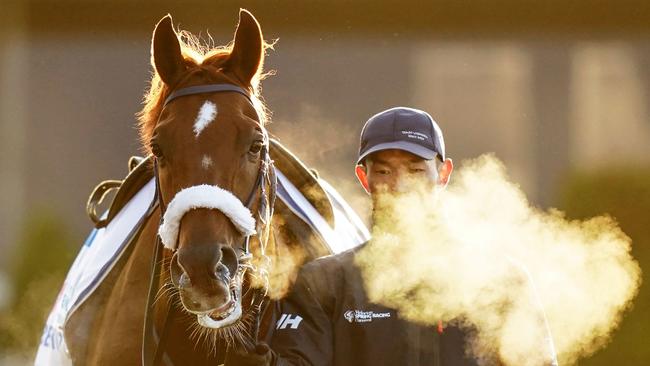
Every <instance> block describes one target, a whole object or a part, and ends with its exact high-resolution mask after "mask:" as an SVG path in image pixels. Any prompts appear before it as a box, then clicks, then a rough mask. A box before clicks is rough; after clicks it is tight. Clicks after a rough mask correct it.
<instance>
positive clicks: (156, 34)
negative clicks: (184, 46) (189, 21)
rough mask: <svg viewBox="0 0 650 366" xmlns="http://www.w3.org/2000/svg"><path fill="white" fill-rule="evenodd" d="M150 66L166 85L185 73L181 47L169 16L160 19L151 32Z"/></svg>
mask: <svg viewBox="0 0 650 366" xmlns="http://www.w3.org/2000/svg"><path fill="white" fill-rule="evenodd" d="M151 64H152V65H153V67H154V68H155V69H156V72H157V73H158V75H160V79H162V81H163V82H164V83H165V84H167V85H172V84H174V83H175V82H176V81H178V78H179V77H180V76H181V75H182V74H183V72H184V71H185V62H184V61H183V55H182V54H181V45H180V42H179V41H178V36H177V35H176V32H175V31H174V26H173V25H172V17H171V15H169V14H167V15H165V16H164V17H163V18H162V19H160V21H159V22H158V24H156V29H154V31H153V39H152V41H151Z"/></svg>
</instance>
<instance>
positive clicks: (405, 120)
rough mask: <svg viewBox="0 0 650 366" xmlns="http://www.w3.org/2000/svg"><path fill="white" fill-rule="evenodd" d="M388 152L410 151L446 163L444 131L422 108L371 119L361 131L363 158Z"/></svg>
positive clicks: (400, 109)
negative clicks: (436, 158) (437, 157)
mask: <svg viewBox="0 0 650 366" xmlns="http://www.w3.org/2000/svg"><path fill="white" fill-rule="evenodd" d="M388 149H398V150H404V151H408V152H410V153H412V154H415V155H417V156H419V157H421V158H423V159H426V160H431V159H433V158H435V157H436V156H439V157H440V160H441V161H444V160H445V141H444V139H443V137H442V131H441V130H440V127H439V126H438V124H437V123H436V121H434V120H433V118H431V116H430V115H429V114H428V113H427V112H425V111H421V110H419V109H414V108H406V107H396V108H391V109H388V110H385V111H383V112H380V113H378V114H375V115H374V116H372V117H370V119H369V120H368V122H366V124H365V125H364V126H363V130H361V143H360V145H359V159H357V164H359V163H361V161H363V159H365V158H366V157H367V156H368V155H370V154H372V153H374V152H377V151H381V150H388Z"/></svg>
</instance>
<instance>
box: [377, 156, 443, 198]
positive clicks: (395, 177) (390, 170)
mask: <svg viewBox="0 0 650 366" xmlns="http://www.w3.org/2000/svg"><path fill="white" fill-rule="evenodd" d="M365 170H366V177H367V182H368V191H369V193H370V194H371V195H373V196H374V195H375V194H378V193H392V194H400V193H406V192H413V191H415V190H424V191H429V192H431V191H432V190H433V189H434V187H435V185H436V183H437V182H438V180H439V177H438V170H437V167H436V162H435V161H434V160H424V159H422V158H421V157H419V156H417V155H414V154H411V153H409V152H406V151H403V150H396V149H391V150H382V151H378V152H376V153H373V154H371V155H370V156H369V157H368V158H367V159H366V166H365Z"/></svg>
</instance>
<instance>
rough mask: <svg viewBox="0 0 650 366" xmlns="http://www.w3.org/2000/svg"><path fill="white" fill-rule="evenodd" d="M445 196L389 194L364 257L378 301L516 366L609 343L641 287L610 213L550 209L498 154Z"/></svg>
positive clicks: (466, 172)
mask: <svg viewBox="0 0 650 366" xmlns="http://www.w3.org/2000/svg"><path fill="white" fill-rule="evenodd" d="M453 178H454V179H452V183H453V184H452V185H450V186H449V187H448V188H447V189H446V190H445V191H444V192H441V193H440V194H437V195H436V196H435V197H434V196H431V197H428V198H426V199H423V197H422V195H421V194H420V193H416V192H413V193H410V194H406V195H400V196H399V197H394V196H381V197H379V198H378V199H377V201H376V202H375V212H374V215H373V217H374V227H373V239H372V241H371V242H370V243H369V244H368V245H367V246H366V247H365V248H364V250H362V251H361V252H360V253H359V256H358V257H357V263H358V264H359V266H360V267H361V270H362V274H363V279H364V283H365V286H366V289H367V291H368V295H369V296H370V298H371V300H372V301H374V302H377V303H381V304H384V305H387V306H390V307H393V308H395V309H397V310H398V311H399V312H400V314H401V316H404V317H406V318H408V319H410V320H413V321H417V322H422V323H426V324H437V323H438V321H442V322H444V323H447V324H449V323H457V324H460V325H462V326H464V327H467V328H469V329H472V334H473V336H472V339H471V341H470V346H469V349H468V350H467V352H469V353H471V354H473V355H474V356H475V357H479V358H480V359H484V360H489V359H493V358H498V359H499V360H500V362H502V363H504V364H506V365H510V366H515V365H516V366H537V365H547V364H549V362H550V359H549V352H547V350H549V348H550V347H551V346H552V344H551V343H549V341H550V338H551V337H552V340H553V344H554V346H555V350H556V351H557V354H558V356H559V359H560V360H561V361H562V362H561V364H573V363H575V361H577V360H578V359H579V358H580V357H584V356H586V355H589V354H591V353H593V352H594V351H595V350H596V349H598V348H599V347H602V346H603V345H604V344H605V343H606V342H607V340H608V338H609V336H610V334H611V332H612V330H613V329H615V328H616V327H617V325H618V323H619V321H620V319H621V317H622V314H623V313H624V310H625V309H626V308H628V307H629V306H630V305H631V301H632V299H633V298H634V296H635V295H636V293H637V291H638V287H639V285H640V272H641V270H640V268H639V265H638V263H637V262H636V261H635V260H634V259H633V258H632V257H631V255H630V247H631V240H630V239H629V238H628V237H627V236H626V235H625V234H624V233H623V232H622V231H621V229H620V228H619V227H618V225H617V224H616V222H615V221H614V220H613V219H612V218H610V217H608V216H600V217H595V218H592V219H589V220H586V221H575V220H574V221H572V220H568V219H566V218H565V217H564V216H563V214H562V213H561V212H559V211H557V210H550V211H547V212H546V211H541V210H539V209H537V208H535V207H533V206H531V204H530V203H529V202H528V200H527V199H526V197H525V195H524V194H523V192H522V191H521V190H520V189H519V187H518V186H517V185H516V184H514V183H512V182H511V181H509V180H508V178H507V175H506V172H505V167H504V165H503V164H502V163H501V162H500V161H498V160H497V159H496V158H495V157H493V156H491V155H486V156H482V157H480V158H478V159H476V160H473V161H471V162H469V163H467V164H466V165H465V166H464V167H463V168H462V169H460V172H458V173H457V174H456V175H455V176H454V177H453Z"/></svg>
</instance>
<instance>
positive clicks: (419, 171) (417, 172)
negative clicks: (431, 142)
mask: <svg viewBox="0 0 650 366" xmlns="http://www.w3.org/2000/svg"><path fill="white" fill-rule="evenodd" d="M410 171H411V173H412V174H419V173H424V171H425V170H424V169H422V168H411V169H410Z"/></svg>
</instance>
